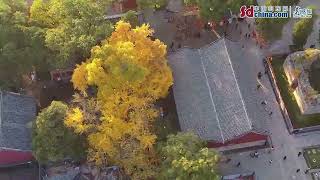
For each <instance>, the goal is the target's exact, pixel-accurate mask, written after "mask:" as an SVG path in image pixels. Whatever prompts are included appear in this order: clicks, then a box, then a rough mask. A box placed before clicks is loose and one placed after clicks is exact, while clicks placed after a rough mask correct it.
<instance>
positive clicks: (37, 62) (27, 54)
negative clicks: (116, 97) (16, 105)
mask: <svg viewBox="0 0 320 180" xmlns="http://www.w3.org/2000/svg"><path fill="white" fill-rule="evenodd" d="M36 31H37V33H35V32H36ZM49 60H50V55H49V53H48V50H47V49H46V48H45V46H44V39H43V37H42V34H41V32H39V31H38V30H37V29H36V28H34V27H31V26H30V25H29V23H28V9H27V7H26V2H25V1H24V0H16V1H9V0H1V1H0V69H1V71H0V87H1V88H5V89H7V88H13V87H19V86H20V81H21V78H22V75H23V74H25V73H27V72H30V71H31V70H32V68H33V66H35V68H38V67H42V66H43V65H44V64H46V62H47V61H49Z"/></svg>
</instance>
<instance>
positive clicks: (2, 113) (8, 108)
mask: <svg viewBox="0 0 320 180" xmlns="http://www.w3.org/2000/svg"><path fill="white" fill-rule="evenodd" d="M35 116H36V102H35V100H34V99H33V98H32V97H28V96H24V95H20V94H15V93H10V92H3V91H0V149H1V148H5V149H6V148H7V149H17V150H31V121H33V120H34V119H35Z"/></svg>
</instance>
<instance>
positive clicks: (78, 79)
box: [71, 63, 88, 92]
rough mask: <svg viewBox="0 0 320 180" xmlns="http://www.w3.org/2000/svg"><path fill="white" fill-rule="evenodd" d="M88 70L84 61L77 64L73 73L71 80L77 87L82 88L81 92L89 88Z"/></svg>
mask: <svg viewBox="0 0 320 180" xmlns="http://www.w3.org/2000/svg"><path fill="white" fill-rule="evenodd" d="M86 76H87V70H86V64H85V63H82V64H81V65H77V67H76V69H75V71H74V73H73V74H72V79H71V82H72V83H73V86H74V88H75V89H78V90H80V91H81V92H85V90H86V89H87V87H88V85H87V80H86Z"/></svg>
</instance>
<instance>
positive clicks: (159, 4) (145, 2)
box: [137, 0, 168, 9]
mask: <svg viewBox="0 0 320 180" xmlns="http://www.w3.org/2000/svg"><path fill="white" fill-rule="evenodd" d="M167 3H168V0H137V4H138V7H139V8H140V9H146V8H152V9H160V8H163V7H165V6H166V5H167Z"/></svg>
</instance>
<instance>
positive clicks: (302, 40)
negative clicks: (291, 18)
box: [292, 16, 315, 49]
mask: <svg viewBox="0 0 320 180" xmlns="http://www.w3.org/2000/svg"><path fill="white" fill-rule="evenodd" d="M314 20H315V17H314V16H313V17H312V18H304V19H301V20H299V21H298V22H296V23H295V24H294V26H293V31H292V41H293V44H295V45H296V47H297V48H298V49H302V48H303V46H304V45H305V44H306V42H307V39H308V37H309V35H310V34H311V33H312V31H313V24H314Z"/></svg>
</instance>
